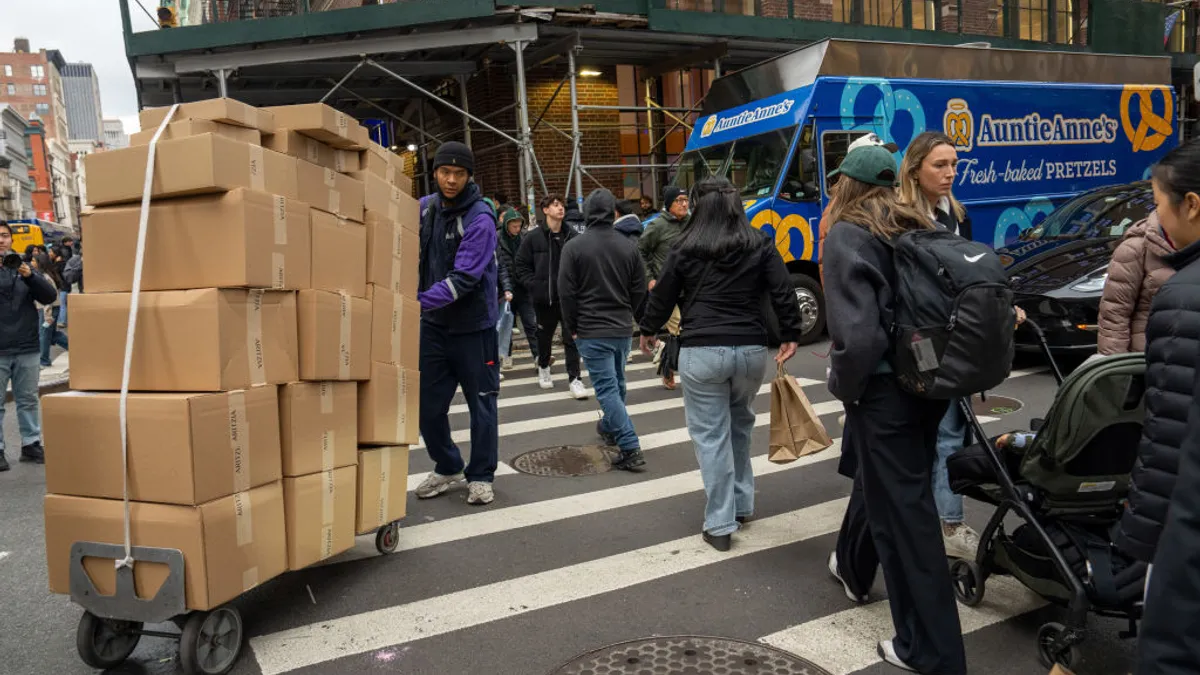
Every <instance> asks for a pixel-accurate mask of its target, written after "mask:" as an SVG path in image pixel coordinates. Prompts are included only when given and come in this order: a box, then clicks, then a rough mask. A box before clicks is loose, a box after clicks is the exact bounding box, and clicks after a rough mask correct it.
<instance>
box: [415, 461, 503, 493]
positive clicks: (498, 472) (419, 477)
mask: <svg viewBox="0 0 1200 675" xmlns="http://www.w3.org/2000/svg"><path fill="white" fill-rule="evenodd" d="M515 473H517V470H516V469H514V468H512V467H511V466H509V465H508V464H505V463H504V462H499V463H497V464H496V475H497V476H511V475H513V474H515ZM428 475H429V474H428V473H410V474H408V491H409V492H412V491H413V490H416V489H417V486H418V485H420V484H421V481H423V480H425V476H428Z"/></svg>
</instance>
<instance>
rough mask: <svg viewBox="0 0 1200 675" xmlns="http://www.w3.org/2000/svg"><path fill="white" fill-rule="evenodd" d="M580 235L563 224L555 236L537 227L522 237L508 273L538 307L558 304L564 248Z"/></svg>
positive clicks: (542, 227) (547, 226)
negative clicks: (560, 268)
mask: <svg viewBox="0 0 1200 675" xmlns="http://www.w3.org/2000/svg"><path fill="white" fill-rule="evenodd" d="M578 236H579V234H578V233H577V232H576V231H575V230H574V229H573V228H572V227H571V226H570V225H567V223H566V222H565V221H564V222H563V224H562V227H560V228H559V231H558V232H557V233H554V232H551V231H550V226H549V225H546V224H545V223H542V224H539V225H538V227H537V229H535V230H530V231H529V232H528V233H526V234H525V239H524V240H523V241H522V242H521V248H520V249H518V250H517V258H516V260H515V261H514V264H513V268H512V270H511V272H512V276H513V277H514V279H515V280H516V282H517V283H518V284H519V285H520V286H521V287H522V288H524V289H525V291H526V292H528V293H529V297H530V298H532V299H533V301H534V302H535V303H537V304H539V305H557V304H558V302H559V295H560V294H559V292H558V267H559V261H560V260H561V258H562V251H563V247H564V246H566V245H567V242H569V241H571V240H572V239H574V238H575V237H578Z"/></svg>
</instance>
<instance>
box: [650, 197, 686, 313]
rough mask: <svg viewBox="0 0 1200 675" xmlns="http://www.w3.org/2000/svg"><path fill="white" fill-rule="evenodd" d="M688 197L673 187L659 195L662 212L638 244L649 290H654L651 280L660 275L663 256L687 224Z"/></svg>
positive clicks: (665, 258) (664, 260)
mask: <svg viewBox="0 0 1200 675" xmlns="http://www.w3.org/2000/svg"><path fill="white" fill-rule="evenodd" d="M687 217H688V196H687V193H686V192H684V191H683V189H682V188H677V187H675V186H674V185H672V186H670V187H668V188H667V189H666V190H664V191H663V210H662V213H660V214H658V217H657V218H655V219H654V220H652V221H650V224H649V225H647V226H646V231H645V232H643V233H642V238H641V239H639V240H638V252H639V253H641V255H642V261H643V262H645V263H646V277H647V278H648V279H649V281H650V288H651V289H653V288H654V283H655V281H654V280H655V279H657V278H658V273H659V272H661V271H662V266H663V263H664V262H666V261H667V252H668V251H670V250H671V243H672V242H674V241H675V238H676V237H678V236H679V235H680V234H681V233H682V232H683V226H684V225H685V224H686V223H687Z"/></svg>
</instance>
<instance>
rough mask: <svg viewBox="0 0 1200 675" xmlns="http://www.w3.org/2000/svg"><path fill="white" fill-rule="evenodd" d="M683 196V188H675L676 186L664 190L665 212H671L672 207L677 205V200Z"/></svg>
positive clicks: (669, 186)
mask: <svg viewBox="0 0 1200 675" xmlns="http://www.w3.org/2000/svg"><path fill="white" fill-rule="evenodd" d="M681 194H685V193H684V191H683V188H681V187H675V186H674V185H668V186H667V188H666V189H665V190H663V210H664V211H670V210H671V205H672V204H674V203H675V200H676V199H679V195H681Z"/></svg>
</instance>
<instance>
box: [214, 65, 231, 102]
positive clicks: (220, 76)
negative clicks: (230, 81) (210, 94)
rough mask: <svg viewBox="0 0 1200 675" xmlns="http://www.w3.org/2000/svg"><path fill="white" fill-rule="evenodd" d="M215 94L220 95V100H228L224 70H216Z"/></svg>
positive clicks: (227, 87)
mask: <svg viewBox="0 0 1200 675" xmlns="http://www.w3.org/2000/svg"><path fill="white" fill-rule="evenodd" d="M217 93H219V94H220V95H221V98H229V86H228V85H227V84H226V82H225V69H224V68H220V69H218V70H217Z"/></svg>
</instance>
